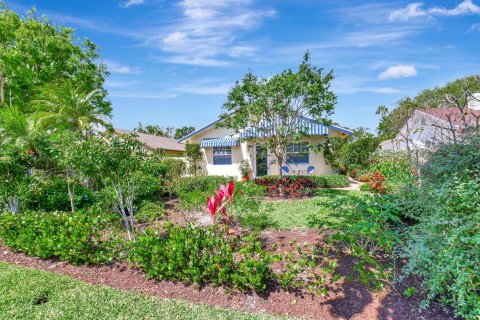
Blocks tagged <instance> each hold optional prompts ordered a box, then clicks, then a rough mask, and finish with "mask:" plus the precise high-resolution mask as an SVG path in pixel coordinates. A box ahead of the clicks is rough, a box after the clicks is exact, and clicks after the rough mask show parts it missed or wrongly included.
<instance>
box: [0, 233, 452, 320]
mask: <svg viewBox="0 0 480 320" xmlns="http://www.w3.org/2000/svg"><path fill="white" fill-rule="evenodd" d="M262 237H263V238H264V239H265V240H266V241H267V243H273V242H274V243H277V244H278V250H283V249H284V248H286V247H288V246H289V243H290V242H291V241H292V240H296V241H298V242H309V243H318V242H320V243H321V241H322V239H321V236H319V235H318V233H317V232H315V231H295V232H292V231H280V232H279V231H264V232H263V233H262ZM0 261H3V262H9V263H15V264H17V265H21V266H26V267H32V268H37V269H42V270H47V271H53V272H56V273H59V274H63V275H67V276H70V277H73V278H75V279H79V280H82V281H84V282H87V283H90V284H99V285H105V286H109V287H113V288H118V289H122V290H128V291H135V292H139V293H142V294H146V295H152V296H158V297H161V298H176V299H184V300H188V301H191V302H194V303H205V304H210V305H214V306H221V307H229V308H232V309H236V310H244V311H251V312H267V313H270V314H278V315H285V316H295V317H303V318H310V319H352V320H353V319H419V318H420V317H422V316H423V317H424V318H425V319H432V320H433V319H439V320H441V319H452V318H453V317H452V316H451V315H450V314H448V313H445V312H443V311H442V310H441V309H440V308H438V307H433V308H429V309H428V310H426V311H424V312H420V311H419V310H418V305H419V300H420V299H419V298H418V297H414V298H411V299H408V300H407V299H406V298H404V297H402V296H401V295H400V294H398V293H396V292H395V291H390V290H384V291H382V292H378V293H371V292H369V291H368V290H367V288H366V287H365V286H364V285H363V284H360V283H356V282H346V281H345V280H344V279H342V280H341V281H339V282H337V285H335V287H333V288H332V290H331V291H330V292H329V295H328V296H327V297H322V296H318V295H313V294H311V293H309V292H307V291H304V290H298V291H296V292H288V291H284V290H281V289H279V288H276V287H269V288H268V290H267V291H266V292H264V293H261V294H257V293H251V292H247V293H242V292H238V291H235V290H228V289H225V288H222V287H215V286H210V285H205V286H202V287H201V288H199V287H196V286H193V285H188V284H184V283H180V282H174V281H154V280H147V279H146V278H145V275H144V273H143V272H142V271H140V270H137V269H132V268H130V267H129V265H128V264H127V263H123V262H122V263H119V262H114V263H111V264H109V265H98V266H90V267H86V266H72V265H71V264H69V263H67V262H60V261H56V260H51V259H49V260H42V259H39V258H34V257H29V256H26V255H24V254H21V253H14V252H13V251H12V250H10V249H9V248H7V247H5V246H2V245H0ZM349 263H351V260H349V259H348V258H342V259H340V263H339V267H338V268H339V269H340V270H339V272H340V273H342V272H346V270H349V269H351V266H350V265H349ZM342 270H343V271H342ZM399 291H400V290H399Z"/></svg>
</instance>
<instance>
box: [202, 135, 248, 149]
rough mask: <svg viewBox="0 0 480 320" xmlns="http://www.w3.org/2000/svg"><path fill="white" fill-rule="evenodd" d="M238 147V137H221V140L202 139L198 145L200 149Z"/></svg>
mask: <svg viewBox="0 0 480 320" xmlns="http://www.w3.org/2000/svg"><path fill="white" fill-rule="evenodd" d="M239 145H240V140H239V139H238V137H223V138H211V139H203V140H202V142H201V143H200V147H202V148H207V147H236V146H239Z"/></svg>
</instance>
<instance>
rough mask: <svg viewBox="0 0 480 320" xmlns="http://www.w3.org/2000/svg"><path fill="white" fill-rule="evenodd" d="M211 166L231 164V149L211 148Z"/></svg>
mask: <svg viewBox="0 0 480 320" xmlns="http://www.w3.org/2000/svg"><path fill="white" fill-rule="evenodd" d="M213 164H216V165H222V164H232V147H213Z"/></svg>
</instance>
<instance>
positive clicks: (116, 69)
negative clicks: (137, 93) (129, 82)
mask: <svg viewBox="0 0 480 320" xmlns="http://www.w3.org/2000/svg"><path fill="white" fill-rule="evenodd" d="M105 64H106V65H107V69H108V71H110V72H111V73H119V74H135V73H141V70H140V68H139V67H129V66H125V65H121V64H119V63H116V62H114V61H111V60H106V61H105Z"/></svg>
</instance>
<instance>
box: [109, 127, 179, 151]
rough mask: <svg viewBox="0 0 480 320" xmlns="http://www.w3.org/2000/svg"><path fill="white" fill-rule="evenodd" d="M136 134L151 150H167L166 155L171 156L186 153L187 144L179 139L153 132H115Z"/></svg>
mask: <svg viewBox="0 0 480 320" xmlns="http://www.w3.org/2000/svg"><path fill="white" fill-rule="evenodd" d="M132 133H134V134H136V135H137V136H138V141H140V142H141V143H143V144H144V145H145V147H147V148H148V149H150V150H158V149H161V150H163V151H164V152H165V154H166V155H170V156H184V155H185V145H184V144H181V143H178V141H177V140H175V139H172V138H168V137H160V136H155V135H153V134H146V133H140V132H135V131H129V130H121V129H115V134H118V135H121V134H132Z"/></svg>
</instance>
